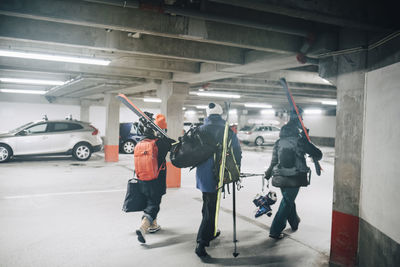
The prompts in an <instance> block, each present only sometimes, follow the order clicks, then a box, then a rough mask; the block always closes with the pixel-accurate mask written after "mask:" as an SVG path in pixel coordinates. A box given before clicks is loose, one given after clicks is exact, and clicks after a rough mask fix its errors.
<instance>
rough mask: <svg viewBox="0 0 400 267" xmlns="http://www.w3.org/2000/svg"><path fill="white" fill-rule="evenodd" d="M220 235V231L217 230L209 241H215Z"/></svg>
mask: <svg viewBox="0 0 400 267" xmlns="http://www.w3.org/2000/svg"><path fill="white" fill-rule="evenodd" d="M220 235H221V231H220V230H217V232H216V233H215V236H213V238H211V240H210V241H212V240H214V239H216V238H217V237H219V236H220Z"/></svg>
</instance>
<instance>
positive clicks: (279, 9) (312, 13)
mask: <svg viewBox="0 0 400 267" xmlns="http://www.w3.org/2000/svg"><path fill="white" fill-rule="evenodd" d="M209 1H211V2H217V3H221V4H226V5H232V6H237V7H242V8H248V9H255V10H259V11H264V12H269V13H275V14H279V15H284V16H289V17H294V18H299V19H304V20H310V21H315V22H319V23H324V24H331V25H335V26H340V27H346V28H349V27H350V28H355V29H360V30H371V31H382V30H387V29H384V28H383V27H379V26H376V25H372V24H369V23H367V22H363V21H357V20H354V19H348V18H345V17H344V15H342V16H338V15H336V16H335V15H333V14H329V13H327V8H325V10H324V13H322V12H321V11H320V10H318V8H321V5H318V4H319V1H308V2H307V3H306V4H307V5H308V6H309V5H310V4H313V3H316V4H315V8H314V10H305V8H304V6H305V5H303V9H299V8H295V7H289V5H291V4H292V3H289V1H280V2H279V3H282V4H281V5H277V4H275V3H271V2H272V1H265V0H263V1H260V0H252V1H241V0H209ZM268 2H270V3H268ZM283 2H285V3H283ZM342 3H343V4H342V8H337V9H339V10H340V9H342V10H348V9H349V8H348V5H349V2H348V1H342ZM335 5H338V6H339V5H340V3H339V2H338V1H336V2H335ZM326 6H328V5H326Z"/></svg>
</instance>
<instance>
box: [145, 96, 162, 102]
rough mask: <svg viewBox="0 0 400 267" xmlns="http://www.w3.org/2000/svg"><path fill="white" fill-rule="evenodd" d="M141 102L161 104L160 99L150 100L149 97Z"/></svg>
mask: <svg viewBox="0 0 400 267" xmlns="http://www.w3.org/2000/svg"><path fill="white" fill-rule="evenodd" d="M143 101H144V102H153V103H161V99H159V98H151V97H146V98H143Z"/></svg>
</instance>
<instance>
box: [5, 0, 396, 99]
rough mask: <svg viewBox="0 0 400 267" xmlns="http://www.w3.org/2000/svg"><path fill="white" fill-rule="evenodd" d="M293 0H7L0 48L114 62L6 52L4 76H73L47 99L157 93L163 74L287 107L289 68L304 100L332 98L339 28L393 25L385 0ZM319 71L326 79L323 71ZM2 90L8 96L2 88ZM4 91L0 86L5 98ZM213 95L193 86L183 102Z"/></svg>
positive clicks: (379, 29)
mask: <svg viewBox="0 0 400 267" xmlns="http://www.w3.org/2000/svg"><path fill="white" fill-rule="evenodd" d="M356 2H358V1H353V2H351V1H335V3H334V5H333V4H332V3H331V1H329V0H324V1H307V0H301V1H292V0H282V1H276V0H264V1H261V0H254V1H239V0H180V1H179V0H178V1H176V0H165V1H161V0H158V1H155V0H153V1H151V0H147V1H117V0H99V1H95V0H88V1H71V0H2V1H0V50H12V51H26V52H36V53H47V54H56V55H69V56H79V57H89V58H99V59H109V60H111V63H110V64H109V65H108V66H97V65H87V64H78V63H63V62H53V61H44V60H34V59H21V58H12V57H0V78H1V77H3V78H4V77H13V78H36V79H47V80H63V81H68V82H67V83H66V84H64V85H61V86H31V85H17V84H11V83H7V82H1V83H0V89H1V88H11V89H44V90H46V91H47V93H46V95H45V97H46V99H47V100H48V101H50V102H53V101H56V100H58V101H63V100H67V99H69V100H71V99H76V100H78V101H81V100H85V101H86V100H94V101H102V100H103V99H104V94H105V93H109V92H123V93H125V94H127V95H129V96H132V97H137V98H143V97H144V96H147V95H148V96H154V95H155V92H156V90H157V88H158V87H159V86H160V83H161V82H162V81H171V82H183V83H188V84H189V85H190V88H191V91H198V90H199V89H201V90H205V91H217V92H234V93H239V94H240V95H241V98H240V99H238V100H235V99H233V100H232V101H233V104H234V105H235V104H236V105H239V103H243V102H266V103H269V104H272V105H273V106H275V107H282V106H284V105H285V104H287V103H286V98H285V95H284V92H283V91H282V89H281V86H280V85H279V83H278V80H279V78H280V77H285V78H286V80H287V81H288V82H289V86H290V88H292V91H293V94H294V97H295V99H296V101H297V102H298V103H301V104H302V105H305V106H321V100H329V99H331V100H332V99H336V87H335V85H334V79H329V78H327V77H328V76H329V75H327V73H326V72H327V69H324V71H321V69H322V68H323V66H324V65H323V64H322V63H323V62H324V60H326V59H332V57H331V56H332V55H334V54H335V53H336V54H337V53H340V51H339V52H338V50H339V47H337V44H338V33H339V32H340V30H342V29H354V30H360V31H367V32H369V33H371V35H372V36H384V35H385V34H386V33H390V32H391V31H392V30H393V29H395V26H394V25H393V24H391V20H390V19H389V20H388V19H385V20H382V19H381V18H382V17H383V16H386V18H387V15H388V14H387V11H386V10H382V9H380V8H379V7H380V5H378V6H375V5H374V4H372V3H369V2H368V1H367V2H363V1H362V2H361V3H356ZM372 2H373V1H372ZM321 76H323V77H325V78H327V79H329V80H330V81H331V82H332V83H330V82H328V80H326V79H323V78H321ZM2 95H3V96H2ZM2 98H3V99H4V93H3V94H2V93H0V100H1V99H2ZM208 101H209V99H208V98H205V97H199V96H197V95H193V94H189V95H188V97H187V100H186V102H185V105H187V106H191V105H196V104H205V103H207V102H208Z"/></svg>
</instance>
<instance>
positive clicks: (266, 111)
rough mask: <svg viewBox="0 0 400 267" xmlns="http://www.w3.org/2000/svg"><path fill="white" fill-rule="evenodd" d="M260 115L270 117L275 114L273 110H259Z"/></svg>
mask: <svg viewBox="0 0 400 267" xmlns="http://www.w3.org/2000/svg"><path fill="white" fill-rule="evenodd" d="M261 114H263V115H272V114H275V110H273V109H263V110H261Z"/></svg>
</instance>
